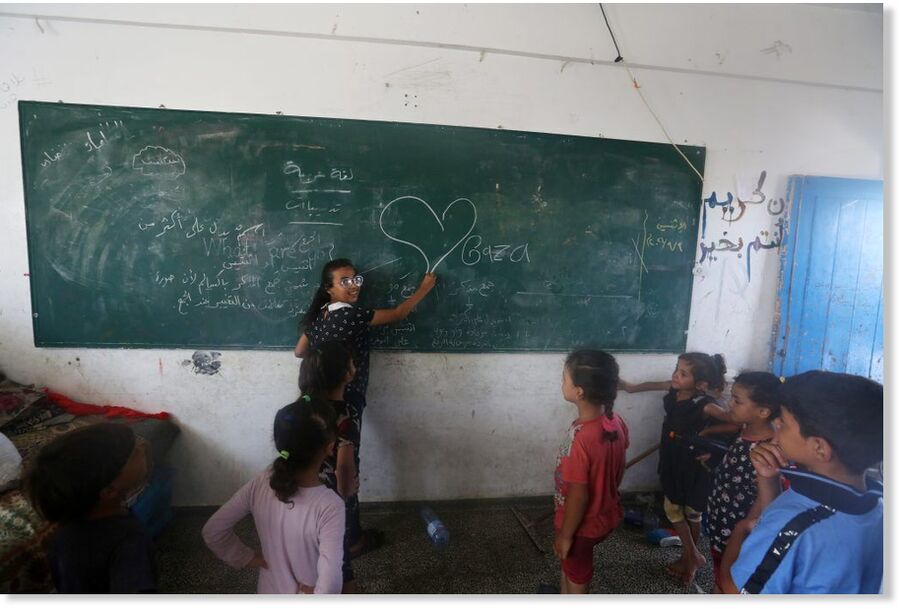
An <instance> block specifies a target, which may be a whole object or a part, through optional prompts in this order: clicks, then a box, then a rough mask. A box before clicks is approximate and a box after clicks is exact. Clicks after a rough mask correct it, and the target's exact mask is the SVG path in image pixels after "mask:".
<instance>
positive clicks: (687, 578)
mask: <svg viewBox="0 0 900 609" xmlns="http://www.w3.org/2000/svg"><path fill="white" fill-rule="evenodd" d="M705 564H706V559H705V558H704V557H703V555H702V554H695V555H694V558H693V559H691V560H688V562H687V563H685V567H684V572H683V573H682V574H681V583H683V584H684V585H685V586H690V585H691V584H692V583H694V576H695V575H697V570H698V569H701V568H703V566H704V565H705Z"/></svg>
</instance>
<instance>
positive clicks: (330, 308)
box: [294, 258, 436, 557]
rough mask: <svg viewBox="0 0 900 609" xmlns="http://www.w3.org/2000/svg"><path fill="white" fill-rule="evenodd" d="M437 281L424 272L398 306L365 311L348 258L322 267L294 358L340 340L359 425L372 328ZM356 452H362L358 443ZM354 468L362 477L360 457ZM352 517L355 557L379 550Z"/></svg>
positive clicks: (348, 395)
mask: <svg viewBox="0 0 900 609" xmlns="http://www.w3.org/2000/svg"><path fill="white" fill-rule="evenodd" d="M435 281H436V277H435V275H434V273H426V274H425V276H424V277H423V278H422V283H421V284H420V285H419V288H418V289H417V290H416V291H415V292H414V293H413V294H412V295H411V296H410V297H409V298H407V299H406V300H404V301H403V302H401V303H400V304H399V305H397V306H396V307H395V308H393V309H365V308H361V307H357V306H356V303H357V301H358V300H359V294H360V290H361V289H362V285H363V276H362V275H361V274H359V273H358V272H357V270H356V267H355V266H353V263H352V262H350V260H348V259H346V258H338V259H336V260H332V261H330V262H328V263H327V264H325V266H324V267H322V276H321V278H320V280H319V286H318V288H317V289H316V293H315V295H314V296H313V299H312V302H310V304H309V308H308V309H307V311H306V315H305V316H304V317H303V320H302V322H301V328H300V339H299V340H298V341H297V345H296V347H294V355H295V356H297V357H306V356H307V354H308V353H309V350H310V348H311V347H312V348H315V347H319V346H320V345H321V344H322V343H324V342H326V341H338V342H340V343H341V344H343V345H344V346H345V347H346V348H347V349H348V350H349V351H350V352H351V353H352V354H353V363H354V366H355V367H356V374H355V375H354V377H353V380H352V381H350V382H349V383H348V384H347V387H346V389H345V392H344V400H345V401H346V402H347V407H348V409H350V410H353V411H354V414H353V415H352V416H355V417H357V418H358V420H359V424H360V427H361V426H362V416H363V412H364V411H365V408H366V390H367V389H368V386H369V328H370V327H371V326H380V325H382V324H389V323H393V322H397V321H400V320H402V319H405V318H406V316H407V315H409V314H410V312H411V311H412V310H413V309H414V308H415V306H416V305H417V304H419V302H421V301H422V299H423V298H425V296H426V295H427V294H428V292H430V291H431V289H432V288H433V287H434V283H435ZM356 454H357V455H358V454H359V444H358V443H357V446H356ZM356 469H357V473H359V460H358V459H357V461H356ZM350 517H352V518H353V519H354V522H353V523H352V524H351V525H350V529H349V530H350V535H351V540H350V543H351V551H352V554H353V555H354V557H355V556H359V555H360V554H362V553H364V552H367V551H369V550H373V549H375V548H377V547H378V546H379V545H380V536H379V535H377V534H374V533H373V532H370V531H363V530H362V527H361V526H360V522H359V512H358V511H356V512H353V513H352V514H351V515H350Z"/></svg>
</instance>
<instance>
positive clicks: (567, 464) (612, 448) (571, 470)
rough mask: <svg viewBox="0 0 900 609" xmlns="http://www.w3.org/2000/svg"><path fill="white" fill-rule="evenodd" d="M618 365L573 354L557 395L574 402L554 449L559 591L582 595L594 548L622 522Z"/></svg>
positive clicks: (623, 441) (623, 444) (604, 356)
mask: <svg viewBox="0 0 900 609" xmlns="http://www.w3.org/2000/svg"><path fill="white" fill-rule="evenodd" d="M618 381H619V365H618V364H617V363H616V360H615V358H613V356H611V355H610V354H609V353H605V352H603V351H591V350H583V351H575V352H574V353H572V354H571V355H569V357H567V358H566V363H565V366H564V367H563V374H562V394H563V398H564V399H565V400H566V401H567V402H571V403H573V404H575V406H576V407H577V409H578V418H577V419H575V421H573V422H572V424H571V426H570V427H569V432H568V434H567V435H566V439H565V441H564V442H563V444H562V446H561V447H560V450H559V455H558V457H557V460H556V473H555V476H554V479H555V486H556V493H555V495H554V503H555V505H556V512H555V515H554V521H553V525H554V529H555V531H556V538H555V539H554V542H553V552H554V554H556V556H557V557H558V558H559V559H560V560H561V561H562V573H561V575H560V592H562V593H563V594H585V593H587V591H588V587H589V585H590V583H591V578H592V577H593V574H594V561H593V550H594V546H595V545H597V544H598V543H600V542H601V541H603V539H604V538H605V537H606V536H607V535H609V533H610V532H611V531H613V530H614V529H615V528H616V527H617V526H618V525H619V522H620V521H621V520H622V506H621V504H620V502H619V483H620V482H621V481H622V476H623V475H624V473H625V450H626V449H627V448H628V427H627V426H626V425H625V421H623V420H622V417H620V416H619V415H618V414H614V413H613V403H614V402H615V399H616V386H617V384H618Z"/></svg>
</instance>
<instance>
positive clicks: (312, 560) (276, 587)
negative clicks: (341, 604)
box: [203, 470, 345, 594]
mask: <svg viewBox="0 0 900 609" xmlns="http://www.w3.org/2000/svg"><path fill="white" fill-rule="evenodd" d="M292 500H293V506H292V505H291V504H290V503H282V502H281V501H279V500H278V497H276V496H275V491H273V490H272V489H271V488H269V471H268V470H267V471H263V472H261V473H260V474H259V475H257V476H256V477H255V478H253V479H252V480H250V482H248V483H247V484H245V485H244V486H242V487H241V488H240V490H238V492H236V493H235V494H234V496H233V497H232V498H231V499H229V500H228V501H227V502H226V503H225V505H223V506H222V507H220V508H219V509H218V511H217V512H216V513H215V514H213V515H212V517H210V519H209V520H208V521H207V523H206V524H205V525H204V526H203V541H205V542H206V545H207V546H208V547H209V549H210V550H212V551H213V553H214V554H215V555H216V556H218V557H219V558H220V559H221V560H222V561H223V562H225V563H226V564H228V565H230V566H231V567H234V568H236V569H240V568H242V567H244V566H246V565H247V563H248V562H250V559H252V558H253V555H254V551H253V550H251V549H250V548H248V547H247V546H246V545H244V543H243V542H242V541H241V540H240V539H239V538H238V536H237V535H235V533H234V525H235V524H236V523H237V522H238V521H240V520H241V519H242V518H243V517H244V516H246V515H247V514H253V521H254V523H255V524H256V532H257V534H258V535H259V541H260V543H261V544H262V555H263V558H264V559H265V560H266V563H267V564H268V565H269V568H268V569H262V568H261V569H259V582H258V583H257V586H256V591H257V592H259V593H260V594H296V593H297V591H298V588H299V586H300V584H304V585H306V586H313V587H314V589H315V593H316V594H339V593H340V591H341V585H342V577H341V562H342V559H343V556H344V547H343V542H344V519H345V516H344V502H343V500H341V498H340V497H338V495H337V494H336V493H335V492H334V491H332V490H330V489H329V488H327V487H325V486H315V487H306V488H300V489H299V490H298V491H297V494H295V495H294V496H293V497H292Z"/></svg>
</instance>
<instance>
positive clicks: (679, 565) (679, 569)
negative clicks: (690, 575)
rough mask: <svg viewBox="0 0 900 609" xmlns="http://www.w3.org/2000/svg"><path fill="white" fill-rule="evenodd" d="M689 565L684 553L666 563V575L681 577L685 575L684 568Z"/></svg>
mask: <svg viewBox="0 0 900 609" xmlns="http://www.w3.org/2000/svg"><path fill="white" fill-rule="evenodd" d="M686 566H687V559H686V557H685V556H684V555H683V554H682V555H681V556H680V557H679V558H678V560H676V561H673V562H670V563H669V564H667V565H666V575H668V576H669V577H674V578H675V579H681V578H682V576H683V575H684V570H685V568H686Z"/></svg>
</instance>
